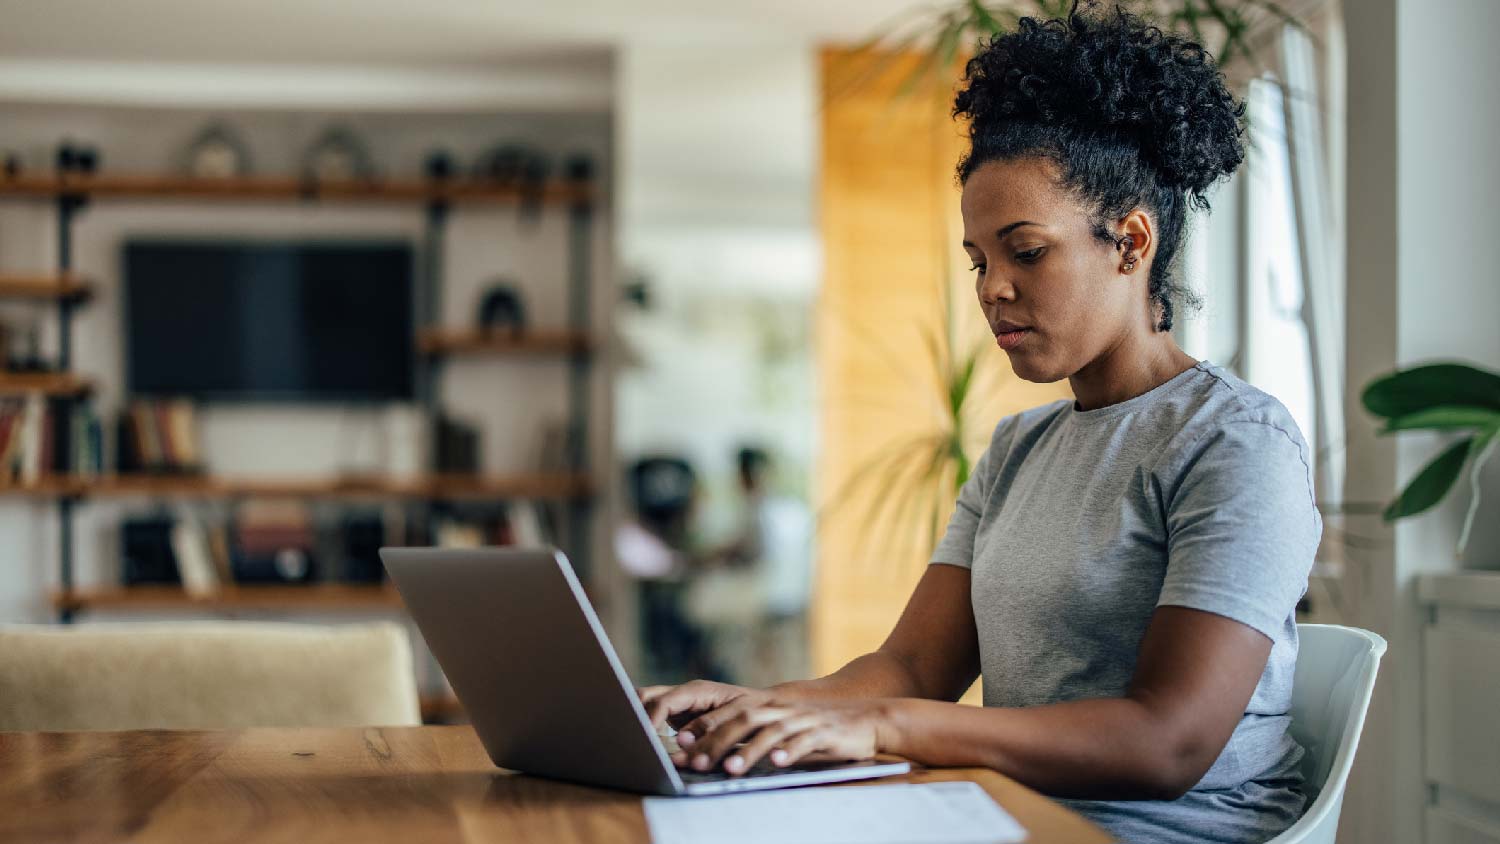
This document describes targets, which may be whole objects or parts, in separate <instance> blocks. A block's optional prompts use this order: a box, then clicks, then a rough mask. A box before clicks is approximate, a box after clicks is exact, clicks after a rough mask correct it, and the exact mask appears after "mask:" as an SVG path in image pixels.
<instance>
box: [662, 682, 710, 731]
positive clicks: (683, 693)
mask: <svg viewBox="0 0 1500 844" xmlns="http://www.w3.org/2000/svg"><path fill="white" fill-rule="evenodd" d="M722 697H723V694H722V692H720V691H719V690H717V689H715V688H713V684H711V683H704V682H703V681H701V680H694V681H692V682H690V683H683V684H682V685H680V686H668V687H666V690H665V691H663V692H661V693H660V694H658V695H656V696H655V697H653V698H652V699H651V700H650V701H648V702H646V717H648V718H650V719H651V726H653V727H655V728H656V729H658V730H660V729H661V728H662V725H664V724H666V723H667V722H668V721H669V720H671V719H672V718H674V717H676V716H681V715H683V714H684V713H687V714H690V715H695V714H697V713H699V712H704V711H707V710H709V709H713V708H714V707H715V706H716V705H718V704H719V703H720V698H722Z"/></svg>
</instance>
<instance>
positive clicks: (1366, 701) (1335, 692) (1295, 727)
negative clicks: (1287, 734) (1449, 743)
mask: <svg viewBox="0 0 1500 844" xmlns="http://www.w3.org/2000/svg"><path fill="white" fill-rule="evenodd" d="M1297 638H1298V642H1299V645H1298V652H1297V674H1296V678H1295V679H1294V680H1293V681H1292V683H1293V685H1292V735H1293V736H1294V737H1295V738H1296V739H1297V741H1299V742H1301V743H1302V746H1303V747H1305V748H1307V754H1306V755H1305V756H1303V757H1302V776H1303V778H1304V786H1303V787H1304V788H1305V789H1306V790H1307V795H1308V798H1309V803H1308V806H1307V811H1306V812H1304V813H1303V815H1302V817H1301V818H1299V819H1298V820H1297V822H1296V823H1294V824H1292V826H1291V828H1289V829H1288V830H1287V831H1286V832H1283V833H1281V834H1280V835H1278V836H1276V837H1275V838H1273V839H1271V840H1270V841H1269V842H1267V844H1333V840H1334V834H1335V833H1336V832H1337V831H1338V826H1339V810H1340V809H1341V808H1343V805H1344V786H1345V785H1346V784H1347V783H1348V781H1349V769H1350V768H1352V767H1353V766H1354V750H1355V748H1357V747H1358V746H1359V733H1360V730H1362V729H1364V726H1365V711H1366V710H1367V709H1369V708H1370V695H1371V693H1372V692H1373V691H1374V689H1375V672H1376V671H1377V670H1379V668H1380V657H1381V656H1382V655H1383V654H1384V653H1385V640H1384V639H1382V638H1380V637H1379V636H1377V635H1375V634H1374V633H1371V632H1369V631H1367V630H1359V629H1356V628H1353V627H1339V626H1338V625H1336V624H1299V625H1297Z"/></svg>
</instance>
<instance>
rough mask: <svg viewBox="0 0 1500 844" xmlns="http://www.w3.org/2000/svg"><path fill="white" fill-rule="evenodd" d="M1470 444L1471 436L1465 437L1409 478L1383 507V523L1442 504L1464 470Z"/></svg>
mask: <svg viewBox="0 0 1500 844" xmlns="http://www.w3.org/2000/svg"><path fill="white" fill-rule="evenodd" d="M1473 442H1474V438H1473V437H1465V438H1464V439H1462V440H1460V441H1459V442H1456V443H1454V444H1453V445H1451V446H1449V447H1448V450H1447V451H1444V452H1443V453H1442V454H1439V455H1438V456H1437V457H1435V458H1433V460H1432V462H1431V463H1428V464H1427V466H1426V467H1425V468H1423V469H1422V471H1420V472H1418V473H1417V476H1416V477H1415V478H1412V481H1411V483H1409V484H1407V485H1406V489H1403V490H1402V491H1401V494H1400V495H1399V496H1397V497H1396V500H1395V501H1392V502H1391V504H1390V506H1389V507H1387V508H1385V512H1384V513H1383V514H1382V517H1383V518H1384V519H1385V520H1386V521H1387V522H1394V521H1396V520H1397V519H1404V518H1406V517H1407V516H1415V515H1416V514H1418V513H1421V512H1424V511H1426V510H1428V509H1429V508H1431V507H1432V506H1433V505H1435V504H1437V503H1438V502H1439V501H1442V500H1443V496H1444V495H1447V494H1448V490H1449V489H1451V488H1452V487H1453V483H1454V482H1455V481H1457V480H1458V473H1459V472H1461V471H1462V470H1463V468H1464V460H1466V459H1468V456H1469V449H1470V446H1471V445H1472V444H1473Z"/></svg>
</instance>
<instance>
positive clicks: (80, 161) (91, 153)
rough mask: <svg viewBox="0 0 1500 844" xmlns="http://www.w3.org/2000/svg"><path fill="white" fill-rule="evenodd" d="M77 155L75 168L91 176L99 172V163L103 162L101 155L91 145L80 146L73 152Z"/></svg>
mask: <svg viewBox="0 0 1500 844" xmlns="http://www.w3.org/2000/svg"><path fill="white" fill-rule="evenodd" d="M75 155H76V157H77V159H76V160H77V170H78V172H79V173H82V174H83V175H85V176H92V175H93V174H95V173H97V172H99V165H100V164H102V163H103V156H101V155H100V154H99V150H97V149H95V148H94V147H93V146H81V147H79V148H78V149H77V151H76V153H75Z"/></svg>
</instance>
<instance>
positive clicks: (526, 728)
mask: <svg viewBox="0 0 1500 844" xmlns="http://www.w3.org/2000/svg"><path fill="white" fill-rule="evenodd" d="M380 558H381V560H382V561H383V562H384V563H385V566H386V569H387V570H388V571H389V572H390V574H391V579H392V580H393V581H395V583H396V587H397V588H398V589H399V590H400V591H401V597H402V599H403V600H404V601H405V602H406V606H407V609H408V610H409V611H410V612H411V616H412V619H413V620H414V621H416V624H417V627H418V629H420V630H421V632H422V636H423V638H424V639H425V640H426V642H427V646H428V647H429V648H430V649H431V650H432V653H433V656H435V657H437V661H438V664H439V665H441V666H442V668H443V672H444V673H445V674H446V675H447V677H448V681H449V682H450V683H451V684H452V685H453V691H454V692H455V693H456V694H457V695H458V698H459V700H460V701H462V702H463V705H464V708H465V710H467V712H468V714H469V718H470V720H471V721H472V722H473V725H474V729H475V731H476V732H478V734H479V739H480V741H481V742H483V743H484V748H485V751H486V752H487V753H488V754H489V756H490V759H491V760H492V761H493V762H494V763H495V764H496V765H498V766H500V767H502V768H509V769H511V770H516V771H523V772H525V773H528V774H538V775H541V776H546V777H552V778H555V779H561V780H571V781H573V782H578V783H584V784H588V785H601V786H608V787H611V788H620V789H625V790H628V791H635V792H639V793H647V794H677V793H681V792H682V791H683V784H682V780H681V778H680V777H679V776H678V774H677V770H676V768H675V767H674V766H673V765H672V762H671V760H670V759H669V758H668V757H667V754H666V750H665V749H664V748H663V747H662V745H661V742H660V741H659V740H658V739H657V736H656V732H655V730H654V729H653V728H652V727H651V722H650V720H649V719H648V718H647V716H646V711H645V709H644V708H643V707H642V706H641V703H640V700H639V698H637V696H636V692H635V687H634V686H633V685H631V682H630V678H629V677H628V676H627V675H626V674H625V669H624V668H623V666H621V664H620V660H619V657H618V656H617V655H616V654H615V651H614V648H613V647H612V646H611V645H610V643H609V639H608V637H606V636H605V634H604V628H603V626H602V625H600V623H599V619H598V617H597V616H596V615H595V614H594V609H593V607H592V606H591V605H590V604H589V601H588V597H587V596H586V595H585V594H584V592H583V587H582V586H581V585H580V584H579V582H578V578H577V577H576V576H575V575H574V573H573V569H572V566H570V565H569V564H568V561H567V558H566V557H564V556H563V554H562V552H561V551H557V550H555V549H545V550H543V549H513V548H477V549H438V548H382V549H380Z"/></svg>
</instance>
